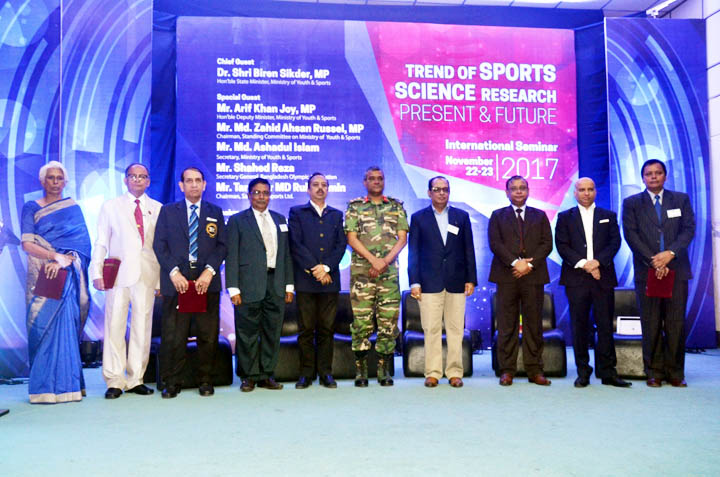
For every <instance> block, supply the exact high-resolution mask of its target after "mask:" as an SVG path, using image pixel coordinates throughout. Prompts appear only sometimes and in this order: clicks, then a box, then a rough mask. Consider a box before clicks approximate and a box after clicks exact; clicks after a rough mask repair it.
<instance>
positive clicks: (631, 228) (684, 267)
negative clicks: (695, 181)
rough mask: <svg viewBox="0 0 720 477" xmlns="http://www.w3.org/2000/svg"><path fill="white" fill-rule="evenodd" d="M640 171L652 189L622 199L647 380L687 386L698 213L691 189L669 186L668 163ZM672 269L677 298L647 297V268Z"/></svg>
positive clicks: (661, 272)
mask: <svg viewBox="0 0 720 477" xmlns="http://www.w3.org/2000/svg"><path fill="white" fill-rule="evenodd" d="M641 175H642V180H643V183H644V184H645V187H646V188H647V189H646V190H644V191H643V192H640V193H639V194H635V195H632V196H630V197H628V198H626V199H625V200H624V201H623V212H622V222H623V232H624V233H625V240H626V241H627V243H628V245H629V246H630V249H631V250H632V252H633V269H634V273H635V293H636V295H637V299H638V305H639V307H640V322H641V324H642V337H643V364H644V367H645V373H646V374H647V377H648V379H647V385H648V386H650V387H660V386H661V384H662V381H663V379H664V380H667V382H668V383H670V385H672V386H674V387H686V386H687V383H686V382H685V307H686V305H687V294H688V280H690V279H691V278H692V271H691V270H690V259H689V258H688V250H687V249H688V247H689V246H690V243H691V242H692V240H693V238H694V237H695V213H694V212H693V209H692V206H691V204H690V198H689V197H688V195H687V194H684V193H682V192H676V191H671V190H667V189H665V188H664V186H665V180H666V179H667V169H666V167H665V164H663V163H662V162H661V161H659V160H657V159H650V160H648V161H645V164H643V166H642V168H641ZM671 270H673V271H674V275H675V277H674V282H673V287H672V298H657V297H648V296H647V294H646V287H647V280H648V273H654V274H655V276H656V277H657V278H659V279H661V280H662V279H668V280H672V279H673V278H672V277H668V274H669V273H670V271H671ZM663 335H664V336H663Z"/></svg>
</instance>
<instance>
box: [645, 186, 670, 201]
mask: <svg viewBox="0 0 720 477" xmlns="http://www.w3.org/2000/svg"><path fill="white" fill-rule="evenodd" d="M645 192H647V193H648V195H650V201H651V202H652V203H653V204H654V203H655V196H656V195H659V196H660V203H661V204H662V201H663V197H664V194H665V189H663V190H661V191H660V192H658V193H657V194H655V193H654V192H650V191H649V190H648V189H645Z"/></svg>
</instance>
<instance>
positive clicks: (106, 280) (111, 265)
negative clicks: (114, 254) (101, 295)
mask: <svg viewBox="0 0 720 477" xmlns="http://www.w3.org/2000/svg"><path fill="white" fill-rule="evenodd" d="M119 269H120V259H119V258H106V259H105V261H104V262H103V270H102V275H103V284H104V285H105V289H106V290H109V289H111V288H112V287H114V286H115V279H116V278H117V274H118V270H119Z"/></svg>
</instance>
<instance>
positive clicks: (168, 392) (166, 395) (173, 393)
mask: <svg viewBox="0 0 720 477" xmlns="http://www.w3.org/2000/svg"><path fill="white" fill-rule="evenodd" d="M179 392H180V389H179V387H178V386H167V387H166V388H165V389H163V390H162V398H163V399H172V398H175V397H177V395H178V393H179Z"/></svg>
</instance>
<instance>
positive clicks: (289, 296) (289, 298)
mask: <svg viewBox="0 0 720 477" xmlns="http://www.w3.org/2000/svg"><path fill="white" fill-rule="evenodd" d="M292 301H293V293H292V292H285V303H292Z"/></svg>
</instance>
